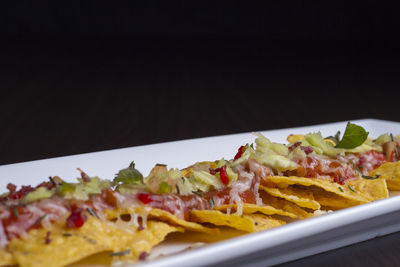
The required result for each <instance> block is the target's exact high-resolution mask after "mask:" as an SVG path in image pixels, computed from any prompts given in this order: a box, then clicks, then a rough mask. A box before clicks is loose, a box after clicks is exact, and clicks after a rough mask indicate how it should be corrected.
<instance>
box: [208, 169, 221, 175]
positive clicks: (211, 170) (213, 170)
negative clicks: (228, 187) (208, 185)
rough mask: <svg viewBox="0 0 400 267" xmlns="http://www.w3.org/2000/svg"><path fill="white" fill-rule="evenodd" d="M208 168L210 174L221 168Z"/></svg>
mask: <svg viewBox="0 0 400 267" xmlns="http://www.w3.org/2000/svg"><path fill="white" fill-rule="evenodd" d="M208 170H209V171H210V174H212V175H215V174H216V173H217V172H219V171H220V170H221V168H216V169H213V168H209V169H208Z"/></svg>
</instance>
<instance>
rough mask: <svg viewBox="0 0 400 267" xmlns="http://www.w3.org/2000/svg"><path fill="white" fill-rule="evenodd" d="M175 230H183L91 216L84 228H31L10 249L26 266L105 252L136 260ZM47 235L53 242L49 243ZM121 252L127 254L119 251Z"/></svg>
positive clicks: (67, 261)
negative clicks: (118, 221) (134, 224)
mask: <svg viewBox="0 0 400 267" xmlns="http://www.w3.org/2000/svg"><path fill="white" fill-rule="evenodd" d="M174 231H183V229H182V228H179V227H174V226H170V225H168V224H166V223H163V222H153V221H148V222H147V227H146V228H145V229H143V230H141V231H139V230H138V229H137V228H136V227H135V226H133V225H131V226H129V225H125V226H122V225H117V224H115V223H112V222H107V221H105V222H104V221H101V220H98V219H95V218H89V219H88V221H87V222H86V223H85V224H84V225H83V226H82V227H81V228H78V229H68V230H67V229H62V228H61V227H60V228H58V229H57V228H54V230H52V231H51V232H50V235H48V234H47V233H48V230H46V229H34V230H31V231H30V232H29V236H28V237H27V239H17V238H16V239H12V240H11V242H10V244H9V250H10V252H11V253H12V254H13V256H14V257H15V259H16V261H17V263H18V264H19V265H20V266H23V267H28V266H31V267H36V266H54V267H56V266H64V265H67V264H71V263H74V262H76V261H79V260H81V259H83V258H86V257H88V256H90V255H93V254H96V253H99V252H102V251H111V252H117V253H115V254H114V255H115V256H113V257H115V258H116V259H117V258H118V259H122V258H123V259H128V260H129V259H130V260H132V261H135V260H137V259H138V257H139V255H140V254H141V253H143V252H149V251H150V249H151V248H152V247H153V246H155V245H156V244H158V243H159V242H161V241H162V240H163V239H164V238H165V236H166V235H167V234H168V233H170V232H174ZM46 238H49V239H50V240H51V242H49V243H48V244H46ZM121 251H122V252H124V253H118V252H121Z"/></svg>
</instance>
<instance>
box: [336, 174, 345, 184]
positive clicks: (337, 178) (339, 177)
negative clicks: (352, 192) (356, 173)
mask: <svg viewBox="0 0 400 267" xmlns="http://www.w3.org/2000/svg"><path fill="white" fill-rule="evenodd" d="M333 181H334V182H335V183H338V184H341V185H344V182H345V181H346V178H345V177H342V176H338V175H334V176H333Z"/></svg>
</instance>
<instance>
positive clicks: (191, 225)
mask: <svg viewBox="0 0 400 267" xmlns="http://www.w3.org/2000/svg"><path fill="white" fill-rule="evenodd" d="M132 213H139V214H145V213H147V216H148V218H157V219H159V220H162V221H166V222H169V223H171V224H173V225H178V226H182V227H184V228H185V229H187V230H190V231H196V232H202V233H208V234H218V233H219V230H218V229H216V228H209V227H205V226H203V225H201V224H198V223H195V222H188V221H185V220H182V219H179V218H178V217H176V216H175V215H173V214H171V213H169V212H168V211H165V210H162V209H153V208H149V207H138V208H133V209H116V210H111V211H107V217H108V218H109V219H113V218H117V217H118V216H119V215H122V214H132Z"/></svg>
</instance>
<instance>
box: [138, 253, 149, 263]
mask: <svg viewBox="0 0 400 267" xmlns="http://www.w3.org/2000/svg"><path fill="white" fill-rule="evenodd" d="M147 256H149V253H147V252H142V253H140V255H139V260H140V261H144V260H146V258H147Z"/></svg>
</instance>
